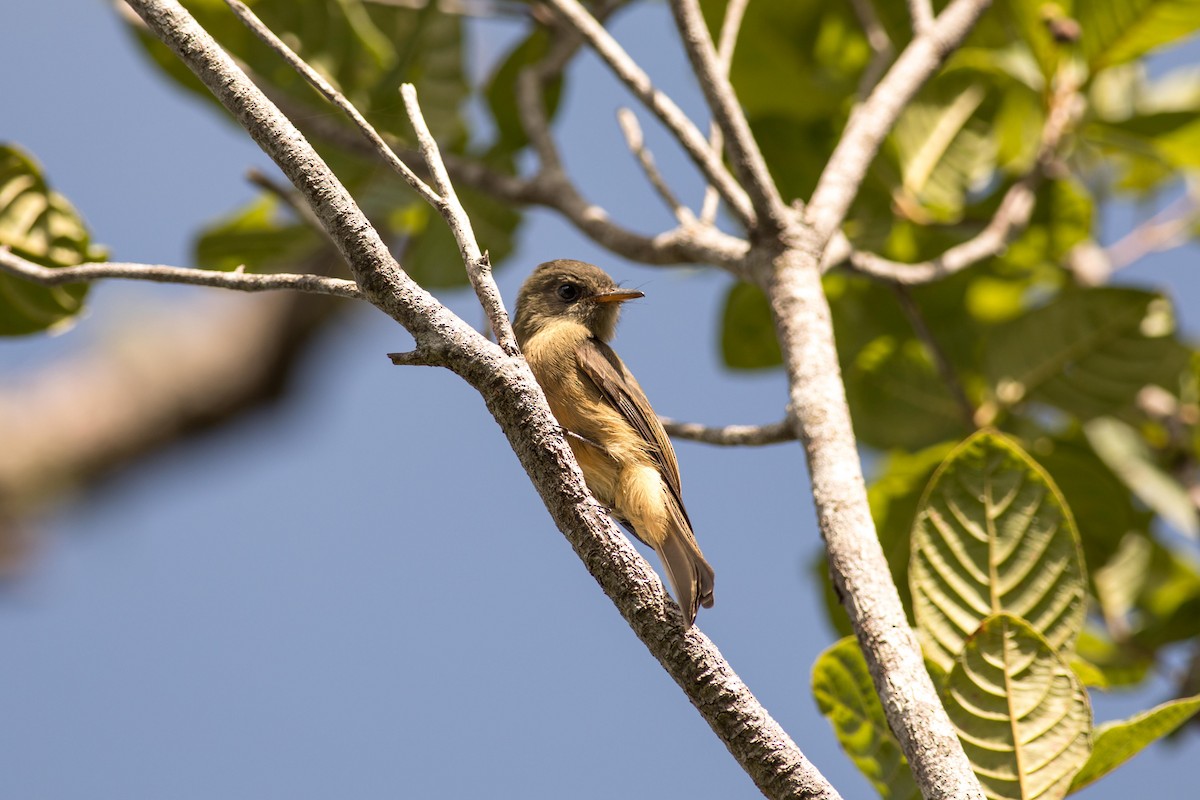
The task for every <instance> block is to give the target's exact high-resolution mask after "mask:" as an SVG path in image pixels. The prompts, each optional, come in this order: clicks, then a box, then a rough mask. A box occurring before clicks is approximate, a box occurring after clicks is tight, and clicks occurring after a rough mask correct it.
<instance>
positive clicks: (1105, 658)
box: [1072, 626, 1154, 689]
mask: <svg viewBox="0 0 1200 800" xmlns="http://www.w3.org/2000/svg"><path fill="white" fill-rule="evenodd" d="M1077 646H1078V653H1077V654H1076V658H1077V659H1080V660H1082V661H1083V662H1085V663H1086V664H1087V665H1088V666H1089V667H1090V670H1089V671H1094V672H1097V673H1099V675H1100V676H1101V678H1100V679H1099V680H1097V679H1095V678H1094V677H1093V679H1092V680H1089V681H1088V683H1089V684H1090V685H1092V686H1103V688H1106V689H1120V688H1128V687H1133V686H1137V685H1138V684H1140V683H1141V682H1142V681H1144V680H1145V679H1146V677H1147V676H1148V675H1149V674H1150V669H1151V668H1152V667H1153V666H1154V657H1153V655H1150V654H1147V653H1143V652H1139V651H1137V650H1135V649H1133V648H1131V647H1127V646H1123V645H1119V644H1116V643H1114V642H1113V641H1112V640H1111V639H1110V638H1107V637H1106V636H1103V635H1101V633H1100V632H1098V631H1097V630H1095V629H1093V628H1091V627H1090V626H1089V627H1087V628H1084V630H1083V633H1082V634H1080V636H1079V641H1078V643H1077ZM1072 662H1074V659H1073V660H1072Z"/></svg>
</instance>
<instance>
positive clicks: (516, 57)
mask: <svg viewBox="0 0 1200 800" xmlns="http://www.w3.org/2000/svg"><path fill="white" fill-rule="evenodd" d="M550 42H551V35H550V31H548V30H547V29H546V28H543V27H538V28H535V29H534V30H533V31H532V32H531V33H530V34H529V36H527V37H526V38H525V39H523V40H522V41H521V42H519V43H518V44H517V45H516V46H515V47H513V49H512V50H510V51H509V53H508V56H507V57H506V58H505V59H504V61H502V62H501V63H500V66H499V67H497V69H496V71H495V72H494V73H493V75H492V78H491V80H490V81H489V82H488V86H487V90H486V93H485V95H486V97H487V102H488V108H489V109H491V112H492V119H493V120H494V121H495V123H496V141H495V143H494V145H493V147H494V148H495V149H497V150H499V151H502V152H506V153H513V152H516V151H517V150H520V149H521V148H523V147H524V146H525V145H526V144H528V143H529V137H528V136H527V135H526V133H525V125H524V124H523V123H522V122H521V118H520V116H519V115H518V113H517V109H518V108H519V104H518V103H517V78H518V77H519V76H520V74H521V72H522V70H524V69H525V68H526V67H528V66H531V65H533V64H536V63H537V62H538V61H540V60H541V59H542V58H544V57H545V56H546V54H547V53H548V52H549V51H550ZM562 85H563V81H562V77H561V75H560V76H559V77H557V78H556V79H554V80H553V81H551V82H550V83H549V84H548V86H547V89H546V94H545V96H544V97H543V98H542V103H543V107H544V109H545V112H546V118H547V119H553V118H554V113H555V111H557V109H558V101H559V98H560V97H561V95H562Z"/></svg>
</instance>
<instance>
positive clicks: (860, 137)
mask: <svg viewBox="0 0 1200 800" xmlns="http://www.w3.org/2000/svg"><path fill="white" fill-rule="evenodd" d="M989 3H990V0H953V1H952V2H951V3H950V5H948V6H947V7H946V9H945V10H944V11H943V12H942V13H941V14H939V15H938V17H937V19H936V20H934V22H933V24H932V25H930V26H929V27H928V28H926V29H925V30H924V31H922V32H921V33H919V34H918V35H917V36H916V37H914V38H913V40H912V41H911V42H909V44H908V47H906V48H904V52H903V53H901V54H900V57H899V58H898V59H896V63H895V64H893V65H892V68H891V69H889V70H888V72H887V74H886V75H884V76H883V79H882V80H881V81H880V82H879V84H878V85H877V86H876V87H875V89H874V91H872V92H871V96H870V97H868V98H867V100H866V101H865V102H863V103H862V105H860V106H858V107H857V108H856V109H855V110H854V111H853V112H852V113H851V114H850V120H849V122H847V123H846V129H845V131H843V132H842V137H841V139H840V141H839V142H838V145H837V147H836V148H834V151H833V155H831V156H830V158H829V162H828V163H827V164H826V165H825V169H824V170H823V171H822V173H821V177H820V179H818V181H817V188H816V189H815V190H814V191H813V195H812V198H811V199H810V200H809V203H808V211H807V214H806V220H807V222H808V224H809V225H811V226H812V228H813V230H814V231H815V233H816V237H815V238H814V240H813V242H812V245H813V246H815V247H816V248H817V249H818V250H823V249H824V248H825V245H826V244H827V243H828V242H829V240H830V238H831V237H832V236H833V234H834V232H835V231H836V230H837V229H838V227H839V226H840V225H841V224H842V220H843V219H845V217H846V212H847V211H848V210H849V209H850V204H851V203H852V202H853V201H854V198H855V196H856V195H857V194H858V189H859V187H860V186H861V185H862V180H863V177H864V176H865V175H866V173H867V168H868V167H869V166H870V165H871V162H872V161H873V160H874V158H875V154H876V153H877V152H879V146H880V144H882V143H883V139H884V137H886V136H887V134H888V132H889V131H890V130H891V129H892V126H893V125H894V124H895V123H896V119H897V118H898V117H899V116H900V112H901V111H903V110H904V108H905V107H906V106H907V105H908V103H909V101H910V100H912V98H913V95H915V94H916V93H917V90H918V89H920V88H921V86H922V85H924V83H925V81H927V80H928V79H929V78H930V76H932V75H933V73H934V72H935V71H936V70H937V68H938V67H939V66H941V64H942V61H944V60H945V58H946V56H947V55H949V54H950V53H951V52H953V51H954V49H955V48H957V47H958V45H959V44H960V43H961V42H962V41H963V39H965V38H966V36H967V34H968V33H970V31H971V28H972V27H974V25H975V22H976V21H977V20H978V19H979V16H980V15H981V14H982V13H983V12H984V10H985V9H986V8H987V7H988V5H989Z"/></svg>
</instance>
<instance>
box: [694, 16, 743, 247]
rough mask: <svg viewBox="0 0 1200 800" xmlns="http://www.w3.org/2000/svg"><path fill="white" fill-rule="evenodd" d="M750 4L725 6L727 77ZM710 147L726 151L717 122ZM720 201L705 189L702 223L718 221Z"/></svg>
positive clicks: (722, 48) (720, 54)
mask: <svg viewBox="0 0 1200 800" xmlns="http://www.w3.org/2000/svg"><path fill="white" fill-rule="evenodd" d="M749 4H750V0H729V5H727V6H725V18H724V19H723V20H721V35H720V39H719V41H718V43H717V59H718V60H719V61H720V62H721V69H722V70H723V71H724V73H725V74H726V75H728V74H729V68H730V65H732V64H733V49H734V48H735V47H737V40H738V33H739V32H740V31H741V29H742V20H743V19H745V17H746V6H748V5H749ZM708 146H709V147H710V148H712V150H713V151H714V152H717V153H720V152H721V151H722V150H724V149H725V137H724V136H722V134H721V126H720V125H718V124H717V122H716V120H713V121H712V122H711V123H709V126H708ZM720 201H721V196H720V195H719V194H717V190H716V189H714V188H713V186H712V184H708V185H707V186H705V187H704V204H703V205H702V206H701V207H700V221H701V222H703V223H704V224H705V225H711V224H713V222H715V221H716V219H717V204H718V203H719V202H720Z"/></svg>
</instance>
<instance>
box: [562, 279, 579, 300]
mask: <svg viewBox="0 0 1200 800" xmlns="http://www.w3.org/2000/svg"><path fill="white" fill-rule="evenodd" d="M558 296H559V298H560V299H562V300H566V301H567V302H568V303H571V302H574V301H575V300H578V299H579V287H578V286H576V285H575V284H573V283H564V284H563V285H562V286H559V287H558Z"/></svg>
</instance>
